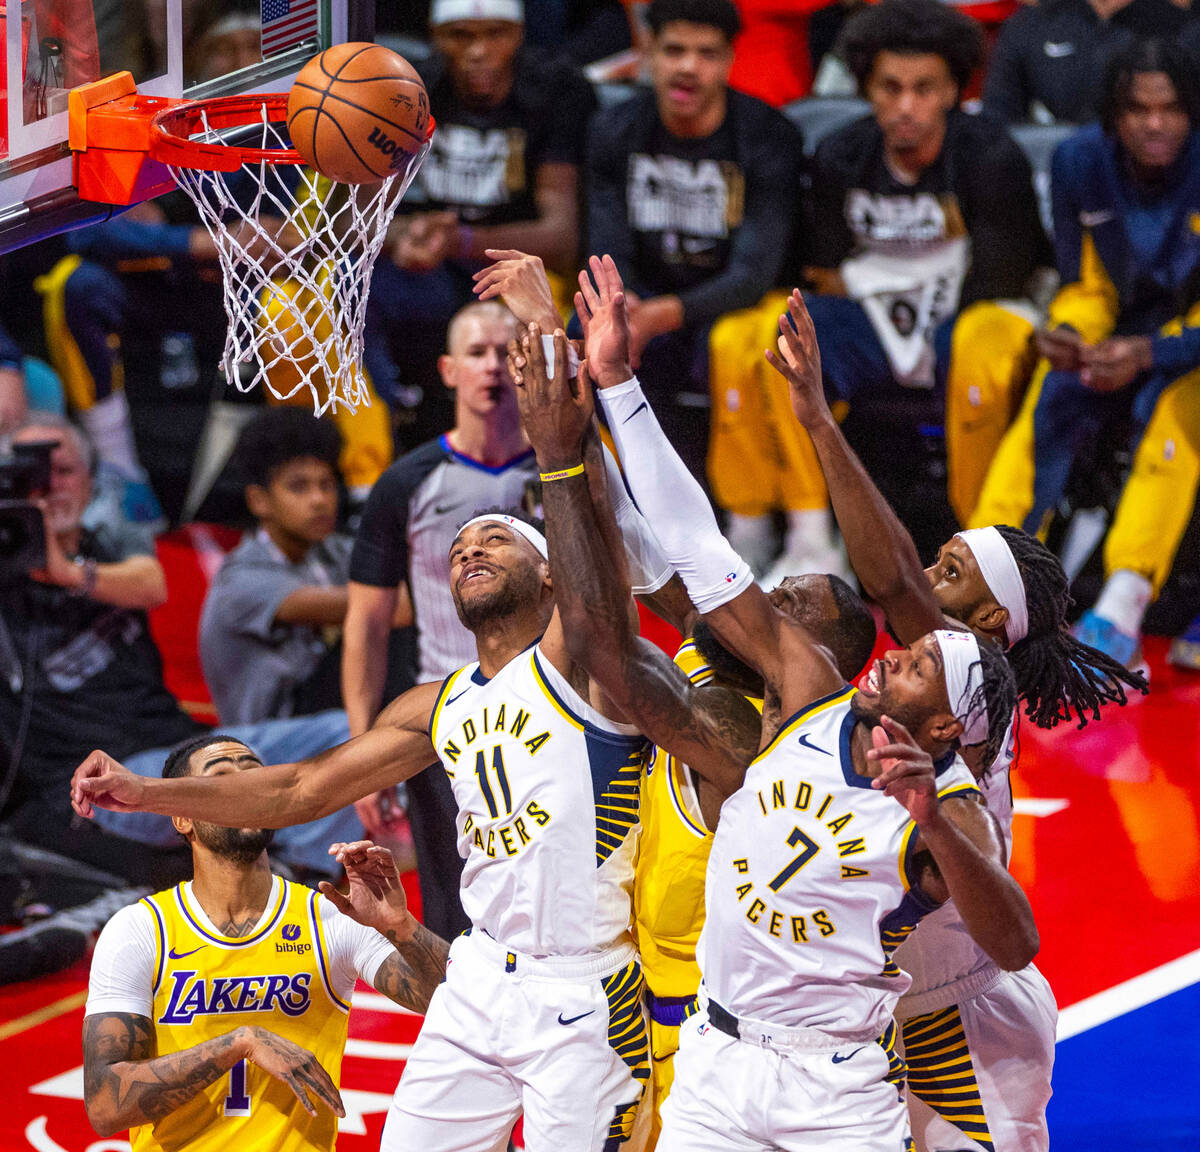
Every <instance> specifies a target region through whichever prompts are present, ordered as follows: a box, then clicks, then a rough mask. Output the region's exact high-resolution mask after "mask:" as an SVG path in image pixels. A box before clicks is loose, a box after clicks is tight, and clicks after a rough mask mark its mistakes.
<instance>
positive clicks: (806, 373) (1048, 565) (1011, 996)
mask: <svg viewBox="0 0 1200 1152" xmlns="http://www.w3.org/2000/svg"><path fill="white" fill-rule="evenodd" d="M780 332H781V337H780V340H779V352H778V354H777V353H776V352H774V351H770V350H768V352H767V359H768V360H769V361H770V362H771V363H772V364H773V365H774V366H775V368H776V369H777V370H778V371H779V372H780V374H781V375H783V377H784V378H785V379H786V380H787V382H788V385H789V388H790V391H791V399H792V408H793V410H794V412H795V414H796V417H797V419H798V420H799V421H800V422H801V423H802V424H803V425H804V427H805V428H806V429H807V430H808V432H809V434H810V435H811V436H812V440H813V445H814V447H815V448H816V453H817V457H818V459H819V460H820V463H821V468H822V470H823V472H824V474H825V478H826V481H827V482H828V484H829V491H830V495H831V498H832V502H833V508H834V512H835V514H836V516H837V520H838V525H839V527H840V529H841V531H842V535H843V537H844V538H845V541H846V549H847V552H848V554H849V556H850V562H851V565H852V566H853V567H854V570H855V572H856V574H857V575H858V578H859V580H860V581H861V582H862V585H863V589H864V591H866V592H867V594H868V595H870V596H871V597H873V598H874V599H875V600H876V601H877V602H878V603H879V605H880V606H881V607H882V608H883V610H884V613H885V615H886V616H887V620H888V623H889V625H890V626H891V628H892V630H893V631H894V632H895V634H896V636H897V637H898V638H899V639H900V640H901V642H905V641H906V639H907V640H912V639H914V638H915V637H917V636H920V635H923V634H924V633H925V632H927V631H929V629H930V628H937V627H944V626H945V623H946V621H947V619H952V620H958V621H961V622H962V623H963V624H965V625H966V626H967V627H968V628H969V629H971V631H972V632H974V633H975V635H976V636H977V637H979V638H980V639H981V640H991V641H993V642H994V643H995V644H996V645H998V646H999V647H1000V648H1003V649H1005V650H1006V652H1007V655H1008V659H1009V663H1010V664H1011V666H1012V669H1013V673H1014V675H1015V678H1016V682H1017V689H1018V692H1019V695H1020V699H1021V701H1023V703H1024V705H1025V713H1026V715H1027V716H1028V717H1029V718H1030V719H1031V720H1032V721H1033V723H1034V724H1036V725H1038V727H1041V728H1053V727H1054V726H1055V725H1056V724H1058V723H1059V722H1060V721H1062V720H1070V719H1071V718H1072V716H1075V717H1077V718H1078V720H1079V725H1080V727H1082V726H1083V725H1085V724H1086V723H1087V722H1088V720H1089V719H1099V718H1100V707H1101V705H1102V704H1105V703H1116V704H1124V703H1125V702H1126V699H1127V695H1126V688H1127V687H1130V688H1136V689H1138V690H1139V691H1142V692H1145V691H1146V680H1145V677H1143V676H1141V675H1140V674H1138V673H1135V672H1130V671H1129V670H1128V669H1127V668H1125V667H1124V666H1123V665H1122V664H1120V663H1118V662H1117V661H1115V660H1113V659H1111V658H1110V657H1108V656H1106V655H1105V654H1104V653H1103V652H1100V651H1098V650H1096V649H1095V648H1090V647H1088V645H1086V644H1081V643H1080V642H1079V641H1078V640H1076V639H1075V638H1074V637H1073V636H1072V635H1071V634H1070V632H1069V631H1068V630H1067V622H1066V615H1067V611H1068V609H1069V608H1070V606H1071V598H1070V596H1069V594H1068V591H1067V578H1066V574H1065V573H1064V572H1063V570H1062V565H1061V564H1059V562H1058V560H1057V558H1056V557H1055V556H1054V555H1053V554H1052V553H1051V552H1050V551H1049V550H1048V549H1047V548H1046V547H1045V546H1044V545H1042V544H1041V543H1040V542H1039V541H1037V540H1036V539H1034V538H1033V537H1032V536H1030V535H1028V534H1027V533H1025V532H1022V531H1020V530H1019V529H1017V528H1010V527H1008V526H1005V525H1001V526H998V527H989V528H980V529H973V530H971V531H965V532H960V533H958V534H957V535H955V536H953V537H951V539H950V540H949V541H947V542H946V543H945V544H943V545H942V547H941V548H940V549H939V551H938V558H937V561H936V563H934V564H933V565H932V566H931V567H929V568H928V569H925V570H922V568H921V564H920V561H919V560H918V558H917V551H916V548H915V546H914V545H913V541H912V538H911V536H909V534H908V532H907V531H906V530H905V529H904V527H903V525H901V523H900V522H899V520H898V519H897V518H896V515H895V513H894V512H893V511H892V509H891V508H890V507H889V506H888V503H887V501H886V500H884V498H883V496H882V495H881V494H880V492H879V490H878V489H877V488H876V487H875V485H874V484H873V483H872V482H871V479H870V477H869V476H868V475H867V473H866V471H865V469H864V468H863V466H862V464H861V462H860V461H859V460H858V458H857V456H855V454H854V452H853V450H852V449H851V448H850V446H849V444H847V442H846V439H845V437H844V436H843V435H842V433H841V430H840V428H839V427H838V424H837V422H836V421H835V420H834V418H833V416H832V414H831V412H830V410H829V406H828V404H827V403H826V401H825V394H824V390H823V387H822V382H821V359H820V353H819V351H818V349H817V342H816V337H815V334H814V331H813V326H812V321H811V320H810V319H809V316H808V312H807V310H806V309H805V307H804V303H803V301H802V299H801V297H800V294H799V292H793V294H792V296H791V298H790V299H789V301H788V311H787V314H786V315H785V316H781V317H780ZM1016 719H1017V718H1016V716H1014V717H1013V721H1012V723H1011V724H1010V725H1009V728H1008V731H1007V733H1006V736H1005V740H1004V743H1003V747H1002V748H1001V750H1000V753H999V755H998V756H994V755H991V754H990V753H989V751H987V750H985V749H967V750H966V751H965V752H964V758H965V759H966V760H967V762H968V763H969V764H970V765H971V767H972V769H973V771H974V772H975V774H976V776H977V777H978V778H979V779H980V784H981V787H982V789H983V792H984V796H985V798H986V800H987V804H988V808H989V810H991V811H992V813H993V814H994V815H995V816H996V818H997V819H998V820H999V822H1000V825H1001V827H1002V828H1003V829H1004V834H1005V840H1006V842H1007V844H1008V848H1009V850H1010V851H1011V848H1012V833H1011V829H1012V792H1011V789H1010V787H1009V768H1010V766H1011V764H1012V761H1013V758H1014V755H1015V750H1016V727H1017V724H1016ZM896 960H897V963H899V964H900V965H901V966H902V967H903V968H904V969H905V971H907V972H908V973H909V974H910V975H911V976H912V977H913V985H912V987H911V988H910V990H909V992H908V993H907V994H906V995H905V996H904V997H902V998H901V1001H900V1004H899V1007H898V1008H897V1018H898V1019H900V1020H901V1022H902V1025H903V1028H902V1031H903V1035H904V1038H905V1048H906V1057H907V1060H908V1064H909V1081H908V1083H909V1111H910V1116H911V1120H912V1127H913V1135H914V1136H915V1137H916V1140H917V1144H918V1148H920V1149H923V1150H927V1152H942V1150H945V1149H956V1150H957V1149H963V1148H971V1149H975V1148H980V1149H984V1148H986V1149H994V1150H995V1152H1010V1150H1020V1152H1040V1150H1042V1149H1045V1148H1047V1147H1048V1146H1049V1135H1048V1132H1047V1129H1046V1121H1045V1110H1046V1103H1047V1101H1048V1100H1049V1098H1050V1071H1051V1068H1052V1066H1053V1061H1054V1030H1055V1020H1056V1016H1057V1012H1056V1009H1055V1005H1054V997H1053V994H1052V993H1051V991H1050V988H1049V985H1047V983H1046V981H1045V979H1044V978H1043V977H1042V975H1041V973H1040V972H1038V971H1037V969H1036V968H1034V967H1033V966H1032V965H1030V966H1029V967H1028V968H1026V969H1025V970H1023V971H1022V972H1018V973H1002V972H1000V971H999V970H998V969H997V968H996V967H995V965H994V964H992V963H991V962H990V961H989V960H988V959H987V957H986V956H984V955H983V953H982V952H980V951H979V949H978V948H976V947H975V946H974V944H973V943H972V941H971V940H970V937H969V936H968V935H967V934H966V933H965V932H963V931H962V923H961V920H960V918H959V916H958V914H957V912H956V910H955V909H954V907H953V906H952V905H946V906H943V907H942V908H940V909H938V911H937V912H936V913H934V914H933V915H931V916H929V917H927V918H926V920H925V921H924V922H923V923H922V924H921V926H920V929H919V930H918V931H916V932H914V933H913V934H912V935H911V936H910V937H909V939H908V940H907V941H906V942H905V943H904V944H903V945H902V946H901V948H900V949H899V951H898V952H897V954H896ZM949 1085H953V1088H949V1087H948V1086H949ZM964 1137H966V1138H968V1143H966V1144H964Z"/></svg>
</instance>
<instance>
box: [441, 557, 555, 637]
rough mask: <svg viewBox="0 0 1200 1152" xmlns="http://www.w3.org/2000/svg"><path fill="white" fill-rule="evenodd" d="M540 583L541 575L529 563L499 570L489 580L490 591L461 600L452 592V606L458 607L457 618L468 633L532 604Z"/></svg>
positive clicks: (535, 598)
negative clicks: (494, 578)
mask: <svg viewBox="0 0 1200 1152" xmlns="http://www.w3.org/2000/svg"><path fill="white" fill-rule="evenodd" d="M540 584H541V577H540V576H539V575H538V572H537V569H536V568H535V567H534V566H533V565H532V564H531V565H529V566H528V567H520V568H510V569H508V570H507V571H505V572H502V573H499V578H498V579H497V580H495V581H494V582H493V587H492V590H491V591H490V592H488V593H486V594H485V595H482V596H478V595H477V596H473V597H472V598H471V599H470V600H463V599H462V598H461V597H460V596H459V595H457V594H456V595H455V597H454V606H455V607H456V608H457V609H458V618H459V619H460V620H461V621H462V623H463V627H464V628H467V629H469V630H470V631H471V632H478V631H479V630H480V629H481V628H482V627H484V625H486V624H490V623H491V622H492V621H493V620H501V619H503V618H504V617H505V616H512V615H514V614H515V613H517V612H519V611H520V610H521V609H523V608H528V607H529V606H530V605H532V604H533V603H535V602H536V600H537V594H538V587H539V586H540Z"/></svg>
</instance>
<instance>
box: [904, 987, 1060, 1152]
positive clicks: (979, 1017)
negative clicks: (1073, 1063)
mask: <svg viewBox="0 0 1200 1152" xmlns="http://www.w3.org/2000/svg"><path fill="white" fill-rule="evenodd" d="M971 982H974V983H975V984H976V985H977V986H981V987H982V990H980V991H978V992H976V993H975V994H974V995H970V992H971V991H972V989H971V987H970V984H971ZM964 985H967V987H965V988H964V987H963V986H964ZM954 987H957V988H959V995H960V996H961V1000H960V1002H959V1003H957V1004H954V1003H952V1004H950V1005H948V1006H945V1007H942V1008H938V1009H935V1010H933V1011H928V1010H926V1009H927V1007H928V1004H929V1003H931V1002H936V999H935V998H936V997H937V996H938V993H939V992H942V991H943V990H941V989H939V990H937V991H935V992H932V993H926V994H925V995H923V996H920V997H914V998H912V999H911V1001H910V1002H909V1003H908V1004H906V1003H905V1001H903V1000H902V1001H901V1003H900V1008H899V1010H898V1012H897V1017H898V1018H899V1016H901V1015H905V1016H907V1017H908V1018H907V1019H906V1020H904V1021H903V1023H902V1026H901V1038H902V1041H901V1042H902V1047H903V1049H904V1057H905V1060H906V1061H907V1062H908V1109H909V1117H910V1122H911V1124H912V1131H913V1137H914V1138H915V1141H916V1145H917V1148H918V1149H919V1150H920V1152H1046V1150H1047V1149H1048V1148H1049V1147H1050V1134H1049V1131H1048V1130H1047V1128H1046V1105H1047V1103H1048V1102H1049V1100H1050V1073H1051V1071H1052V1069H1053V1068H1054V1032H1055V1026H1056V1024H1057V1021H1058V1008H1057V1007H1056V1005H1055V1003H1054V993H1053V992H1051V991H1050V985H1049V984H1047V983H1046V978H1045V977H1044V976H1043V975H1042V974H1041V973H1040V972H1039V971H1038V970H1037V969H1036V968H1035V967H1034V966H1033V965H1032V964H1030V965H1029V967H1027V968H1023V969H1022V970H1021V971H1020V972H1001V971H1000V970H999V969H987V970H986V971H985V972H983V973H976V974H975V976H973V977H968V978H967V979H966V980H963V981H959V983H958V985H956V986H954ZM950 994H951V995H953V991H951V992H950ZM914 1009H916V1010H918V1011H919V1014H913V1015H910V1013H912V1012H913V1011H914Z"/></svg>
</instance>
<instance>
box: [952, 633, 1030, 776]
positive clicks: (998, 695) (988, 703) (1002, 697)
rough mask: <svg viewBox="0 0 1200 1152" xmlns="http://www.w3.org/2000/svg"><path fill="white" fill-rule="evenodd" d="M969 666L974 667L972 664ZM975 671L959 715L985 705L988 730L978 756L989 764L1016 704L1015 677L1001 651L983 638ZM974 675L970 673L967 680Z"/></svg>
mask: <svg viewBox="0 0 1200 1152" xmlns="http://www.w3.org/2000/svg"><path fill="white" fill-rule="evenodd" d="M971 667H972V669H974V667H975V665H972V666H971ZM979 673H980V675H979V683H978V685H977V686H976V687H975V689H974V691H972V693H971V696H970V698H969V699H968V700H967V703H966V707H965V709H964V711H963V715H964V716H971V715H974V714H975V713H977V712H978V711H979V709H980V708H986V709H987V718H988V732H987V739H986V740H985V741H984V742H983V749H982V753H983V754H982V758H981V759H982V763H984V764H986V765H988V766H990V765H992V764H994V763H995V762H996V758H997V757H998V756H999V755H1000V753H1001V751H1002V750H1003V748H1004V739H1005V737H1006V736H1007V735H1008V725H1009V723H1010V722H1011V720H1012V714H1013V709H1014V708H1016V706H1017V681H1016V677H1015V676H1014V674H1013V670H1012V667H1011V666H1010V665H1009V662H1008V660H1007V659H1006V658H1005V655H1004V653H1003V652H1002V651H1001V650H1000V649H999V648H998V647H997V646H996V645H995V644H989V643H988V642H987V641H986V640H985V641H981V642H980V644H979ZM974 679H975V677H974V676H973V675H972V676H971V677H970V680H969V681H968V682H970V681H973V680H974Z"/></svg>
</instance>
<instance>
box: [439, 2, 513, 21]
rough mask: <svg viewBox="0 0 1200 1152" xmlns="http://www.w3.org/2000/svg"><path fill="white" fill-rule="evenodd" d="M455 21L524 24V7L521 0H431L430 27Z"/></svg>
mask: <svg viewBox="0 0 1200 1152" xmlns="http://www.w3.org/2000/svg"><path fill="white" fill-rule="evenodd" d="M455 20H508V21H509V22H510V23H513V24H524V23H525V5H524V3H523V2H522V0H433V7H432V8H431V9H430V11H429V24H430V27H432V28H436V27H437V26H438V25H439V24H450V23H453V22H454V21H455Z"/></svg>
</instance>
